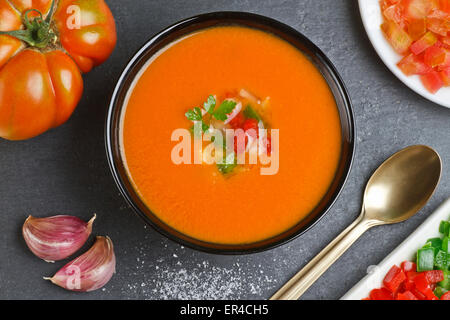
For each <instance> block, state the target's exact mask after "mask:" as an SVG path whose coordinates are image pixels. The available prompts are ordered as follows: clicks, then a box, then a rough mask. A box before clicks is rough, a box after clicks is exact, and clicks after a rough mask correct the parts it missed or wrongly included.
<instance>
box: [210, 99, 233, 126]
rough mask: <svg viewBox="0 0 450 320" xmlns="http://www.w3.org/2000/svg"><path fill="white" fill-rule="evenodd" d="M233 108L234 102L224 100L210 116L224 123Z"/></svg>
mask: <svg viewBox="0 0 450 320" xmlns="http://www.w3.org/2000/svg"><path fill="white" fill-rule="evenodd" d="M234 107H236V102H234V101H231V100H224V101H223V102H222V104H221V105H220V106H219V108H217V110H216V111H214V112H213V114H212V115H213V117H214V118H216V119H217V120H221V121H225V120H227V119H228V114H229V113H231V112H232V111H233V109H234Z"/></svg>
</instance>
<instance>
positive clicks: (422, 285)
mask: <svg viewBox="0 0 450 320" xmlns="http://www.w3.org/2000/svg"><path fill="white" fill-rule="evenodd" d="M414 284H415V285H416V289H417V291H419V292H420V293H422V294H423V295H424V296H425V297H426V299H427V300H438V298H437V297H436V296H435V295H434V293H433V290H431V288H430V285H429V283H428V280H427V278H426V275H425V272H421V273H419V274H418V275H417V276H416V277H415V278H414Z"/></svg>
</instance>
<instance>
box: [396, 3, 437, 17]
mask: <svg viewBox="0 0 450 320" xmlns="http://www.w3.org/2000/svg"><path fill="white" fill-rule="evenodd" d="M402 5H403V8H404V13H405V17H406V19H408V20H411V19H423V18H425V17H426V16H427V15H428V14H429V13H430V11H431V10H432V9H433V8H435V7H436V5H435V4H434V3H433V2H432V1H430V0H402Z"/></svg>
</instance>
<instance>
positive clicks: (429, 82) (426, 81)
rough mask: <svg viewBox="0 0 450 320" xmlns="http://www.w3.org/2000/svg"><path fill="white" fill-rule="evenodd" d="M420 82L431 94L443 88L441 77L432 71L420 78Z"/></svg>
mask: <svg viewBox="0 0 450 320" xmlns="http://www.w3.org/2000/svg"><path fill="white" fill-rule="evenodd" d="M420 80H422V83H423V85H424V86H425V88H426V89H427V90H428V91H430V92H431V93H435V92H437V91H438V90H439V89H440V88H442V87H443V86H444V81H443V80H442V78H441V75H440V74H439V72H437V71H434V70H433V71H431V72H430V73H427V74H424V75H422V76H420Z"/></svg>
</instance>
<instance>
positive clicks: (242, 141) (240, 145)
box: [234, 130, 248, 154]
mask: <svg viewBox="0 0 450 320" xmlns="http://www.w3.org/2000/svg"><path fill="white" fill-rule="evenodd" d="M247 143H248V137H247V136H246V135H245V133H244V131H243V130H239V131H237V132H236V135H235V137H234V152H236V153H237V154H242V153H244V152H245V149H246V147H247Z"/></svg>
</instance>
